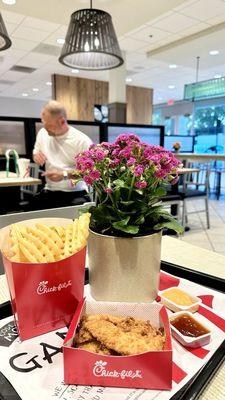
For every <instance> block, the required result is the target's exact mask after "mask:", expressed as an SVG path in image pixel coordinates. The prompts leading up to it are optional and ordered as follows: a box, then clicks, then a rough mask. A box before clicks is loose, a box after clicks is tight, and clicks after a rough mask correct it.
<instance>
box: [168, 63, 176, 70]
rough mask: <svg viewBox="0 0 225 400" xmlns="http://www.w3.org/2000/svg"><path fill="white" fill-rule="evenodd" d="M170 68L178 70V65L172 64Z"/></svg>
mask: <svg viewBox="0 0 225 400" xmlns="http://www.w3.org/2000/svg"><path fill="white" fill-rule="evenodd" d="M169 68H171V69H175V68H177V64H170V65H169Z"/></svg>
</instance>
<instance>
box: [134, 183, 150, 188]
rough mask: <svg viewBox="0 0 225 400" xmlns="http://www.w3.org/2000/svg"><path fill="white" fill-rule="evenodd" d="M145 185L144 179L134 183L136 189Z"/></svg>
mask: <svg viewBox="0 0 225 400" xmlns="http://www.w3.org/2000/svg"><path fill="white" fill-rule="evenodd" d="M146 186H147V182H145V181H138V182H136V183H135V187H136V188H138V189H144V188H145V187H146Z"/></svg>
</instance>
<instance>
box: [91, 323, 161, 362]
mask: <svg viewBox="0 0 225 400" xmlns="http://www.w3.org/2000/svg"><path fill="white" fill-rule="evenodd" d="M85 328H86V329H87V330H88V331H89V332H90V333H91V335H92V336H93V337H95V338H96V339H97V340H98V341H99V342H101V343H102V344H103V345H104V346H106V347H107V348H109V349H112V350H114V351H116V352H117V353H120V354H122V355H132V354H139V353H144V352H146V351H154V350H162V348H163V345H164V341H165V338H164V337H163V336H162V335H161V334H158V335H156V336H153V335H148V336H142V335H140V334H137V333H136V332H132V331H129V332H124V331H123V330H122V329H121V328H119V327H118V326H116V325H114V324H113V323H112V322H110V321H106V320H101V319H100V320H98V321H97V322H96V321H95V320H89V321H85Z"/></svg>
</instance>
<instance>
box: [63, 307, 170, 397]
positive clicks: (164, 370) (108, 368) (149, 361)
mask: <svg viewBox="0 0 225 400" xmlns="http://www.w3.org/2000/svg"><path fill="white" fill-rule="evenodd" d="M83 314H111V315H115V316H124V317H125V316H131V317H136V318H140V319H144V320H149V321H150V322H151V324H152V325H153V326H155V327H156V328H159V327H164V329H165V333H166V342H165V345H164V349H163V350H161V351H149V352H146V353H142V354H137V355H132V356H111V355H102V354H96V353H92V352H89V351H87V350H84V349H81V348H75V347H72V346H73V340H74V336H75V333H76V329H77V325H78V323H79V320H80V318H81V316H82V315H83ZM63 359H64V382H65V383H66V384H79V385H94V386H115V387H128V388H138V389H140V388H142V389H155V390H163V389H164V390H169V389H171V387H172V344H171V333H170V325H169V320H168V316H167V312H166V309H165V307H164V306H162V305H161V304H151V303H122V302H121V303H115V302H96V301H89V300H83V301H81V302H80V304H79V305H78V307H77V310H76V312H75V315H74V318H73V320H72V322H71V325H70V328H69V331H68V333H67V336H66V338H65V341H64V345H63Z"/></svg>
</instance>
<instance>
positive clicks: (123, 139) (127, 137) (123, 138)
mask: <svg viewBox="0 0 225 400" xmlns="http://www.w3.org/2000/svg"><path fill="white" fill-rule="evenodd" d="M131 142H136V143H139V142H140V138H139V137H138V136H137V135H134V134H133V133H127V134H122V135H119V136H118V137H117V139H116V141H115V144H119V145H121V144H128V143H131Z"/></svg>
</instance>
